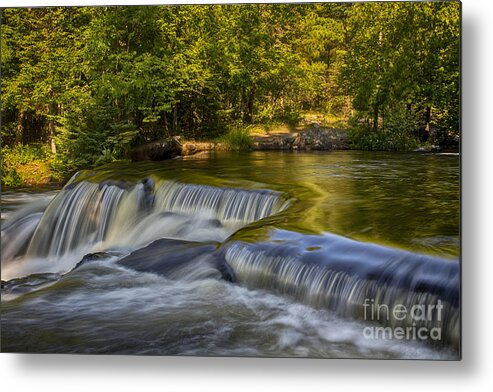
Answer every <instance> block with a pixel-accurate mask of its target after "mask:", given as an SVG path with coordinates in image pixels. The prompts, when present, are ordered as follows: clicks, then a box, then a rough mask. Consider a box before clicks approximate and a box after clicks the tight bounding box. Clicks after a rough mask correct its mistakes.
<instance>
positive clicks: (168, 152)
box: [129, 136, 226, 161]
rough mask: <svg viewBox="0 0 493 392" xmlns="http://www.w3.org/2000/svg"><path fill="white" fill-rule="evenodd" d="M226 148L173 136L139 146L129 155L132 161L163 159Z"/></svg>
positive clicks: (221, 145) (219, 144)
mask: <svg viewBox="0 0 493 392" xmlns="http://www.w3.org/2000/svg"><path fill="white" fill-rule="evenodd" d="M225 149H226V146H225V145H224V144H222V143H214V142H194V141H182V139H181V137H179V136H173V137H170V138H168V139H164V140H160V141H156V142H152V143H147V144H144V145H141V146H138V147H136V148H134V149H133V150H131V151H130V154H129V157H130V159H131V160H132V161H163V160H165V159H173V158H176V157H179V156H189V155H194V154H198V153H201V152H204V151H213V150H225Z"/></svg>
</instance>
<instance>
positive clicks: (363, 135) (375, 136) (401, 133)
mask: <svg viewBox="0 0 493 392" xmlns="http://www.w3.org/2000/svg"><path fill="white" fill-rule="evenodd" d="M351 125H352V126H351V130H350V132H349V138H350V139H351V141H352V144H353V148H355V149H357V150H369V151H411V150H413V149H415V148H417V147H418V146H419V140H418V137H417V122H416V119H415V117H414V115H413V114H411V113H409V112H407V111H404V110H397V111H394V112H392V114H391V115H389V116H388V119H387V122H386V123H385V127H384V128H383V129H382V128H380V129H379V130H377V131H374V130H373V129H370V128H368V127H366V126H364V125H362V124H361V123H360V122H359V121H358V119H353V120H352V122H351Z"/></svg>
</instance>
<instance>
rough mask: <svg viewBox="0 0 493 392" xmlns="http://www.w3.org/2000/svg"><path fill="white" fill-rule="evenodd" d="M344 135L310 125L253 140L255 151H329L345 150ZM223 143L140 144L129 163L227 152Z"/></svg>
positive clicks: (172, 139) (171, 140)
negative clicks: (203, 153) (208, 152)
mask: <svg viewBox="0 0 493 392" xmlns="http://www.w3.org/2000/svg"><path fill="white" fill-rule="evenodd" d="M349 147H350V146H349V139H348V136H347V132H346V131H344V130H342V129H337V128H327V127H322V126H319V125H318V124H312V125H311V126H309V127H308V128H306V129H304V130H302V131H299V132H296V133H276V134H268V135H262V136H255V137H254V149H255V150H286V151H291V150H300V151H330V150H348V149H349ZM227 149H228V148H227V146H226V145H225V144H223V143H215V142H195V141H183V140H182V139H181V138H180V137H179V136H173V137H170V138H168V139H164V140H160V141H156V142H152V143H148V144H144V145H141V146H138V147H136V148H134V149H133V150H131V151H130V154H129V157H130V159H132V161H163V160H165V159H173V158H176V157H180V156H182V157H183V156H191V155H195V154H198V153H201V152H207V151H218V150H227Z"/></svg>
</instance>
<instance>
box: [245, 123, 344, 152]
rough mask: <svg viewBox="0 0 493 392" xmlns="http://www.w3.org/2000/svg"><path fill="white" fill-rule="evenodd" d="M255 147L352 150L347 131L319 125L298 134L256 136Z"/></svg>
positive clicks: (259, 148)
mask: <svg viewBox="0 0 493 392" xmlns="http://www.w3.org/2000/svg"><path fill="white" fill-rule="evenodd" d="M254 145H255V149H257V150H304V151H330V150H349V148H350V145H349V138H348V135H347V132H346V131H345V130H343V129H338V128H328V127H322V126H319V125H318V124H313V125H311V126H310V127H309V128H307V129H305V130H303V131H299V132H296V133H280V134H271V135H266V136H256V137H255V141H254Z"/></svg>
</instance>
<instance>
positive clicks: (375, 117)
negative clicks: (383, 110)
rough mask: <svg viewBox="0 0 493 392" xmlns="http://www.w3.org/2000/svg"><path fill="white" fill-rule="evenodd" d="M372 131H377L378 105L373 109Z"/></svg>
mask: <svg viewBox="0 0 493 392" xmlns="http://www.w3.org/2000/svg"><path fill="white" fill-rule="evenodd" d="M373 130H374V131H375V132H376V131H378V105H375V106H374V108H373Z"/></svg>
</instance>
